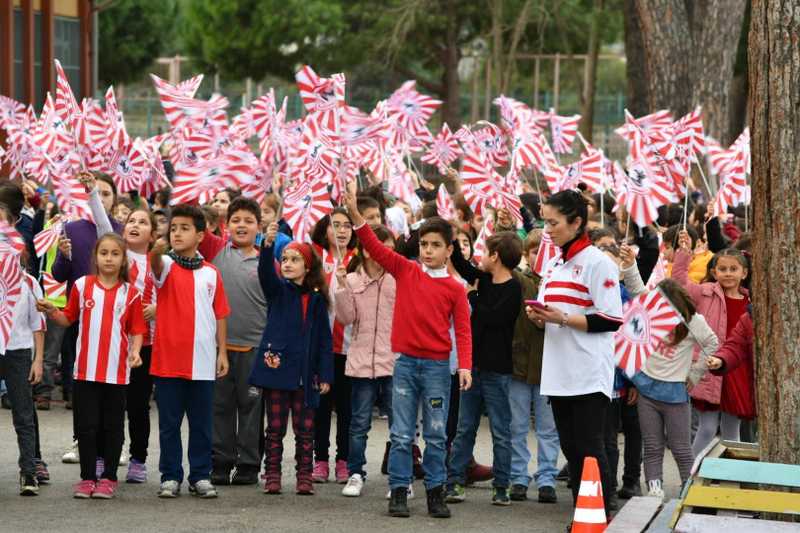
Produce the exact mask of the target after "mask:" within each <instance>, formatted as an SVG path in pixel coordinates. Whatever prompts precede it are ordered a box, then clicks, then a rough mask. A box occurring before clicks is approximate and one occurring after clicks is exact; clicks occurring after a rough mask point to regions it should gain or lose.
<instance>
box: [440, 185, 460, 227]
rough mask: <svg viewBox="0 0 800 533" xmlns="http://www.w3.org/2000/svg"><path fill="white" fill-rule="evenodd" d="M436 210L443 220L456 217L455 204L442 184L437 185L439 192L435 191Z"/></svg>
mask: <svg viewBox="0 0 800 533" xmlns="http://www.w3.org/2000/svg"><path fill="white" fill-rule="evenodd" d="M436 212H437V213H438V214H439V216H440V217H442V218H443V219H445V220H453V219H455V218H456V206H455V204H454V203H453V199H452V198H450V193H448V192H447V189H446V188H445V186H444V184H440V185H439V192H438V193H436Z"/></svg>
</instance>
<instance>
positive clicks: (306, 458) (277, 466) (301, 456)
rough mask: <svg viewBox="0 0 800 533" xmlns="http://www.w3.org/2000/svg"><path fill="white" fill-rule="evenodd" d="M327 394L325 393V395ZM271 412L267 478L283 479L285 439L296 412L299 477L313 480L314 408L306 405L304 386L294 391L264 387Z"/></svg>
mask: <svg viewBox="0 0 800 533" xmlns="http://www.w3.org/2000/svg"><path fill="white" fill-rule="evenodd" d="M325 396H327V395H322V397H323V398H324V397H325ZM264 403H265V405H266V411H267V431H266V435H265V445H264V452H265V454H266V459H265V463H266V468H265V471H266V472H265V473H266V476H267V479H268V480H270V479H275V478H277V479H280V477H281V460H282V459H283V439H284V437H286V429H287V427H288V425H289V411H290V410H291V411H292V431H294V442H295V453H294V459H295V469H296V471H297V478H298V479H301V478H306V479H311V473H312V471H313V455H314V440H313V439H314V409H312V408H311V407H307V406H306V405H305V393H304V391H303V389H297V390H293V391H286V390H276V389H264Z"/></svg>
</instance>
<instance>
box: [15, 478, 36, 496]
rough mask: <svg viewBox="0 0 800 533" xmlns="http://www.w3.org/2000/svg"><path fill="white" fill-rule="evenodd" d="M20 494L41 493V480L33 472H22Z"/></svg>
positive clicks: (32, 494) (33, 494)
mask: <svg viewBox="0 0 800 533" xmlns="http://www.w3.org/2000/svg"><path fill="white" fill-rule="evenodd" d="M19 494H20V496H36V495H37V494H39V482H38V481H36V476H35V475H32V474H20V476H19Z"/></svg>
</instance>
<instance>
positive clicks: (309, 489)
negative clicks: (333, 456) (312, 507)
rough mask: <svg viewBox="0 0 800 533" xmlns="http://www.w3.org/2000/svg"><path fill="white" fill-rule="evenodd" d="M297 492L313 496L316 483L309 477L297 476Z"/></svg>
mask: <svg viewBox="0 0 800 533" xmlns="http://www.w3.org/2000/svg"><path fill="white" fill-rule="evenodd" d="M297 494H301V495H303V496H311V495H313V494H314V484H313V483H312V482H311V480H310V479H308V478H307V477H302V478H297Z"/></svg>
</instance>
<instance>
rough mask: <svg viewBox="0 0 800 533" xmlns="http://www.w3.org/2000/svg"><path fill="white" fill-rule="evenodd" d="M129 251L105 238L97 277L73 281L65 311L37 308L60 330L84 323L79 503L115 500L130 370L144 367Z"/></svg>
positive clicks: (96, 254)
mask: <svg viewBox="0 0 800 533" xmlns="http://www.w3.org/2000/svg"><path fill="white" fill-rule="evenodd" d="M125 250H126V246H125V241H123V240H122V237H120V236H119V235H117V234H116V233H107V234H105V235H103V236H102V237H100V238H99V239H97V242H96V243H95V246H94V251H93V253H92V256H93V258H94V263H95V268H96V272H97V274H96V275H89V276H84V277H82V278H79V279H77V280H76V281H75V283H74V284H73V286H72V290H71V291H70V295H69V299H68V300H67V307H66V308H64V311H63V312H62V311H59V310H58V309H57V308H56V307H55V306H54V305H53V304H52V303H51V302H49V301H47V300H44V299H42V300H39V308H40V309H41V310H43V311H46V312H47V314H48V316H49V317H50V318H52V319H53V320H54V321H55V322H57V323H58V324H60V325H62V326H65V327H66V326H69V325H70V324H73V323H75V322H77V321H78V319H80V322H79V324H80V325H79V329H78V340H77V348H76V351H78V357H77V359H76V361H75V372H74V378H75V384H74V386H75V402H74V404H73V410H74V416H75V420H76V423H77V437H78V450H79V456H80V462H81V481H80V482H79V483H78V484H76V485H75V487H74V492H73V495H74V496H75V497H76V498H103V499H108V498H113V497H114V492H115V490H116V488H117V467H118V466H119V458H120V454H121V453H122V442H123V440H124V437H125V426H124V424H125V393H126V389H127V384H128V381H129V380H130V368H136V367H138V366H140V365H141V364H142V360H141V357H140V355H139V351H140V349H141V346H142V335H143V334H144V333H145V332H146V331H147V326H146V325H145V322H144V317H143V312H142V300H141V296H140V294H139V291H137V290H136V288H134V287H133V286H132V285H131V284H130V283H128V263H127V259H126V257H125ZM129 367H130V368H129ZM98 431H102V432H103V435H102V438H103V443H104V446H103V448H104V451H103V457H102V458H103V467H104V470H103V473H102V474H101V475H100V476H99V478H100V479H99V480H98V479H97V478H98V475H97V472H96V462H95V459H96V457H97V456H98V444H97V441H98Z"/></svg>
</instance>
